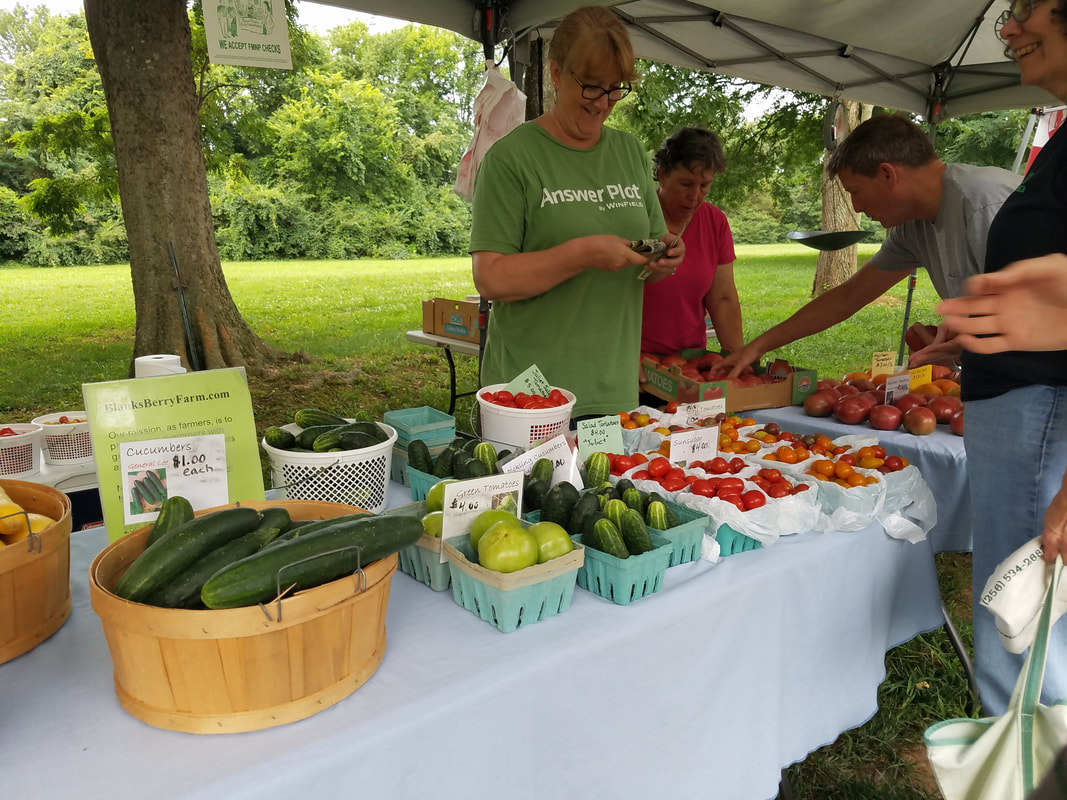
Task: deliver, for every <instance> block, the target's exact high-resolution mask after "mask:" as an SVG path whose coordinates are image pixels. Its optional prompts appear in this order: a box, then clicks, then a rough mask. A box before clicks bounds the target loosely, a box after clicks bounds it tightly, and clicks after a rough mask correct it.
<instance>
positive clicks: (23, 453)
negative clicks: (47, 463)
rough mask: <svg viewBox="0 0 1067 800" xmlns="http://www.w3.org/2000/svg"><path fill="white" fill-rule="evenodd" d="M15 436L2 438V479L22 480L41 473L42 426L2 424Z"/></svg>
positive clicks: (1, 425)
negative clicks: (13, 432) (27, 476)
mask: <svg viewBox="0 0 1067 800" xmlns="http://www.w3.org/2000/svg"><path fill="white" fill-rule="evenodd" d="M0 428H11V430H13V431H15V432H16V433H15V435H14V436H0V478H22V477H24V476H26V475H34V474H36V473H38V472H40V471H41V435H42V431H41V426H40V425H38V424H37V423H36V422H6V423H0Z"/></svg>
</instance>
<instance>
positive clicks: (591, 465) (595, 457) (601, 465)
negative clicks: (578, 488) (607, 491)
mask: <svg viewBox="0 0 1067 800" xmlns="http://www.w3.org/2000/svg"><path fill="white" fill-rule="evenodd" d="M609 475H611V459H609V458H608V455H607V453H593V454H592V455H590V456H589V458H587V459H586V461H585V485H586V486H599V485H600V484H602V483H604V482H605V481H607V480H608V476H609Z"/></svg>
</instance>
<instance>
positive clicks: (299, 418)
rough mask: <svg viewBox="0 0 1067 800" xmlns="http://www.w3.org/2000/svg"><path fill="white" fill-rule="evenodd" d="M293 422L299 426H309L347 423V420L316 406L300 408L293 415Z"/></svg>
mask: <svg viewBox="0 0 1067 800" xmlns="http://www.w3.org/2000/svg"><path fill="white" fill-rule="evenodd" d="M293 422H295V423H296V424H297V425H299V426H300V427H301V428H310V427H312V426H314V425H333V426H337V425H347V424H348V420H347V419H345V418H344V417H339V416H337V415H336V414H331V413H330V412H329V411H321V410H320V409H317V408H302V409H300V410H299V411H297V412H296V413H295V414H294V415H293Z"/></svg>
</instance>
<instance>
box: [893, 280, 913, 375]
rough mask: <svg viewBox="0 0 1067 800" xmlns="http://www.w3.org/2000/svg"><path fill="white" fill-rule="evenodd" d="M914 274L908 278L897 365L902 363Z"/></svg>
mask: <svg viewBox="0 0 1067 800" xmlns="http://www.w3.org/2000/svg"><path fill="white" fill-rule="evenodd" d="M915 281H916V273H915V272H914V271H912V273H911V275H909V276H908V299H907V302H905V303H904V326H903V327H902V328H901V329H900V348H899V349H898V350H897V364H903V363H904V350H905V348H906V346H907V345H906V343H905V341H904V337H905V336H906V335H907V333H908V319H909V318H910V317H911V297H912V295H913V294H914V293H915Z"/></svg>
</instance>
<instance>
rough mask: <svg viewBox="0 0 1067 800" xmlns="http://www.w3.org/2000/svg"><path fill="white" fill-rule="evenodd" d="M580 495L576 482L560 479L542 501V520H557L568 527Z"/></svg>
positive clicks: (558, 523) (559, 523) (556, 521)
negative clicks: (575, 486) (575, 485)
mask: <svg viewBox="0 0 1067 800" xmlns="http://www.w3.org/2000/svg"><path fill="white" fill-rule="evenodd" d="M578 497H579V495H578V490H577V489H575V488H574V484H572V483H570V482H568V481H560V482H559V483H557V484H556V485H555V486H553V487H552V488H551V489H549V490H548V494H546V495H545V499H544V500H543V501H542V502H541V521H542V522H555V523H556V524H557V525H562V526H563V527H564V528H566V527H567V523H568V522H569V521H570V518H571V511H573V510H574V505H575V503H577V502H578Z"/></svg>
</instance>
